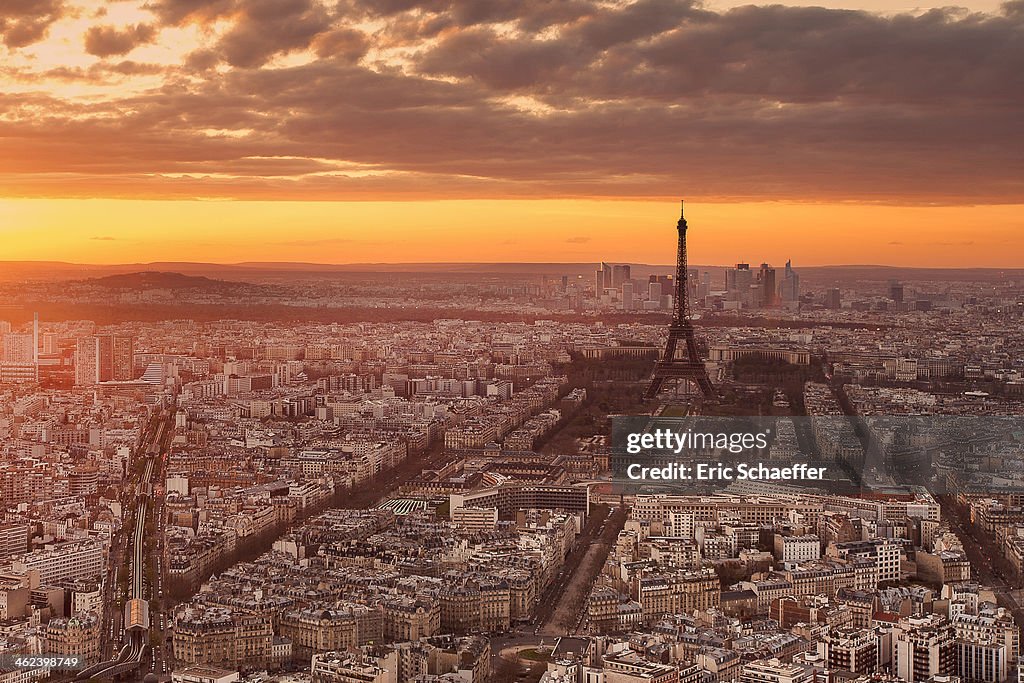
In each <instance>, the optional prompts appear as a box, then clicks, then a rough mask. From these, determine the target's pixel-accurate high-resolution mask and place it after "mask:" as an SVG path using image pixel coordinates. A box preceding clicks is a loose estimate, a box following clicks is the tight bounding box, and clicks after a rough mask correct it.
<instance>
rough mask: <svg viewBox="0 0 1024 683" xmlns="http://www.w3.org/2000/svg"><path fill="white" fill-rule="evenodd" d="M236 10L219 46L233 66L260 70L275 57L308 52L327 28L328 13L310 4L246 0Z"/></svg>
mask: <svg viewBox="0 0 1024 683" xmlns="http://www.w3.org/2000/svg"><path fill="white" fill-rule="evenodd" d="M239 9H240V13H239V17H238V20H237V22H236V23H235V25H234V27H233V28H232V29H231V30H230V31H228V33H227V34H226V35H225V36H224V37H223V38H222V39H221V42H220V49H221V50H222V51H223V53H224V58H225V60H226V61H227V62H228V63H229V64H231V65H232V66H241V67H254V66H261V65H263V64H264V63H266V62H267V60H269V59H270V58H271V57H273V56H274V55H275V54H278V53H281V52H290V51H292V50H299V49H304V48H307V47H309V45H310V43H312V42H313V39H314V38H315V37H316V36H317V35H318V34H320V33H322V32H323V31H325V30H327V28H328V27H329V26H330V17H329V15H328V13H327V11H326V10H325V9H324V7H323V6H322V5H320V4H319V3H317V2H313V1H312V0H247V1H246V2H241V3H239Z"/></svg>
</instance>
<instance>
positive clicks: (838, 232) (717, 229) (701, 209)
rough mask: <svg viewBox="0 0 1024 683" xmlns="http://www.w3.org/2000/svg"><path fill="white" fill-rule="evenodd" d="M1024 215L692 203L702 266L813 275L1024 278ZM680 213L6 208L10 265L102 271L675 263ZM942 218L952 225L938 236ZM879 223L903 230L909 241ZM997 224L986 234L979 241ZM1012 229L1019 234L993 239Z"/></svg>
mask: <svg viewBox="0 0 1024 683" xmlns="http://www.w3.org/2000/svg"><path fill="white" fill-rule="evenodd" d="M839 208H842V211H839V210H838V209H839ZM1022 209H1024V206H1016V205H999V206H985V207H892V206H844V207H836V206H835V205H821V204H792V203H788V204H783V203H733V204H708V203H698V202H687V219H688V221H689V224H690V244H689V246H690V258H691V260H692V261H693V262H694V263H698V262H699V263H702V264H704V265H730V264H735V263H737V262H756V263H760V262H761V261H768V262H771V263H776V264H781V263H784V262H785V261H786V260H787V259H792V260H793V262H794V263H795V264H799V265H802V266H815V265H883V266H885V265H891V266H904V267H979V268H981V267H989V268H1014V267H1024V259H1022V258H1021V254H1024V249H1021V248H1020V247H1021V246H1024V230H1020V229H1019V226H1020V224H1021V221H1022V220H1024V218H1021V217H1022V216H1024V211H1022ZM677 212H678V206H677V205H676V204H675V203H674V202H672V203H669V202H641V201H581V200H520V201H510V200H436V201H430V202H415V201H407V202H288V201H280V202H270V201H267V202H240V201H231V202H183V201H169V200H0V222H2V224H3V225H5V226H7V227H5V228H4V234H5V239H4V256H3V260H8V261H22V260H31V261H65V262H69V263H81V264H97V265H115V264H131V263H151V262H167V261H174V262H198V263H223V264H231V263H244V262H290V263H318V264H325V265H345V264H368V263H385V264H387V263H517V262H533V263H551V262H555V263H592V262H599V261H602V260H603V261H615V262H631V263H648V264H670V263H671V260H672V258H674V255H675V251H674V249H675V234H674V229H673V228H674V225H675V220H676V218H677V215H678V214H677ZM939 214H941V215H942V216H943V218H944V219H945V220H948V221H950V224H949V225H947V226H945V227H943V226H938V225H936V221H935V220H934V218H935V216H936V215H939ZM881 218H885V219H886V220H896V221H899V223H900V225H901V226H902V229H901V232H900V233H899V235H895V234H894V233H893V231H892V229H891V228H890V227H889V226H888V225H887V224H885V223H880V219H881ZM99 224H102V225H103V227H102V228H96V227H92V226H94V225H99ZM985 224H988V225H989V227H988V229H987V230H986V231H984V233H983V234H979V232H978V231H977V230H973V229H972V228H974V227H976V226H978V225H985ZM1000 224H1003V225H1006V226H1008V227H1006V228H1005V229H998V228H996V227H993V226H995V225H1000ZM12 225H20V226H21V227H20V229H19V228H12V227H11V226H12ZM83 225H84V226H87V227H83ZM210 225H216V226H218V227H217V228H216V229H214V230H211V229H210V228H209V226H210ZM141 226H145V228H144V229H142V230H140V227H141Z"/></svg>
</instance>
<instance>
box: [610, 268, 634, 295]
mask: <svg viewBox="0 0 1024 683" xmlns="http://www.w3.org/2000/svg"><path fill="white" fill-rule="evenodd" d="M629 273H630V268H629V266H627V265H618V266H612V287H614V288H615V289H618V288H619V287H621V286H622V283H624V282H625V281H626V280H628V279H629Z"/></svg>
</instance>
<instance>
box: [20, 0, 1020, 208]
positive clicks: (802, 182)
mask: <svg viewBox="0 0 1024 683" xmlns="http://www.w3.org/2000/svg"><path fill="white" fill-rule="evenodd" d="M1021 6H1022V5H1021V0H1017V1H1016V2H1014V3H1012V4H1010V5H1008V6H1007V7H1006V9H1005V11H1004V12H1003V13H1001V14H997V15H983V14H970V13H966V12H962V11H956V10H943V11H932V12H927V13H924V14H922V15H919V16H910V15H901V16H892V17H883V16H878V15H874V14H870V13H866V12H858V11H844V10H829V9H823V8H800V7H785V6H781V5H772V6H763V7H759V6H747V7H740V8H736V9H733V10H729V11H724V12H711V11H708V10H706V9H703V8H702V7H700V6H698V5H695V4H693V3H691V2H682V1H672V0H638V1H637V2H635V3H632V4H629V5H624V6H623V5H618V4H616V5H612V4H610V3H603V2H588V3H579V2H575V1H574V0H567V1H566V2H564V3H558V2H545V1H543V0H523V2H504V1H503V0H492V1H488V2H469V1H468V0H465V1H462V0H452V1H445V2H442V1H441V0H437V1H436V2H435V1H433V0H418V1H415V2H414V1H413V0H383V2H370V0H365V1H363V0H350V3H349V4H347V5H344V6H342V7H341V8H340V9H339V8H337V7H335V6H333V5H322V4H318V3H315V2H313V1H312V0H280V1H272V0H235V1H234V2H230V3H228V2H207V3H199V2H196V1H194V0H164V1H163V2H161V3H159V4H158V5H155V6H154V12H155V14H156V16H157V17H158V20H159V21H161V22H164V23H184V22H192V21H196V22H201V21H209V20H210V19H211V18H214V17H220V18H222V19H223V18H226V17H230V18H231V19H230V22H231V23H230V25H229V27H228V28H227V29H226V30H224V31H223V32H222V33H221V34H219V37H215V38H214V39H213V40H211V41H210V42H209V43H208V44H207V45H203V46H197V49H195V50H193V51H192V52H191V53H190V54H189V55H188V56H187V58H185V59H184V60H183V64H182V65H180V66H178V67H173V68H170V69H168V71H167V75H166V78H165V82H164V84H163V86H162V87H160V88H157V89H153V90H146V91H144V92H140V93H139V94H136V95H133V96H131V97H124V98H122V99H115V100H110V101H108V102H99V103H90V104H89V105H88V106H86V105H84V104H78V103H75V102H72V101H64V100H60V99H59V98H51V99H49V100H47V99H46V98H41V97H40V96H39V95H0V114H4V116H3V117H2V118H0V136H2V137H4V139H5V144H4V146H3V147H2V148H0V164H3V165H4V167H5V168H7V169H10V172H9V173H8V175H7V177H6V179H5V181H4V187H0V190H3V191H6V192H8V193H14V194H18V193H23V194H32V193H33V192H37V193H45V192H48V191H52V189H51V188H52V187H53V186H55V185H57V184H62V186H64V187H70V186H71V185H74V187H75V188H76V191H77V190H79V189H80V190H82V191H87V190H89V189H90V188H93V189H98V191H103V192H108V193H110V194H115V195H119V194H120V193H130V188H131V187H136V188H137V190H138V192H139V193H140V194H152V195H153V196H160V195H161V194H162V193H165V194H166V195H167V196H210V195H212V196H238V197H254V196H259V197H264V198H287V197H293V198H320V199H337V198H345V197H349V198H360V197H373V196H376V197H381V196H394V197H421V196H435V197H436V196H442V197H468V196H474V197H481V196H508V197H541V196H580V197H662V196H670V195H676V194H678V193H679V192H681V191H683V190H685V192H686V194H687V196H691V197H694V198H705V199H708V198H729V199H734V200H743V199H750V200H759V199H784V200H794V199H796V200H800V199H811V200H858V201H878V202H895V203H936V202H939V203H949V202H953V203H967V202H1019V201H1024V157H1022V155H1021V154H1020V153H1019V150H1020V149H1021V148H1024V131H1022V127H1021V125H1020V117H1021V105H1022V98H1024V11H1022V10H1021ZM367 19H372V20H373V22H376V23H373V22H371V23H370V24H367V23H366V22H365V20H367ZM357 25H358V26H357ZM368 25H373V26H374V28H372V29H370V28H367V26H368ZM527 25H531V26H539V27H541V28H542V29H544V30H543V32H542V33H540V34H537V33H535V32H533V31H529V30H525V29H523V27H524V26H527ZM425 36H429V39H428V40H424V37H425ZM261 39H262V40H261ZM388 46H402V49H403V50H405V52H404V54H403V56H402V62H401V63H382V62H381V59H382V58H381V57H380V55H379V48H381V47H388ZM303 49H309V50H310V53H309V54H310V58H309V59H308V60H307V62H306V63H303V64H301V65H300V66H290V67H280V68H271V67H269V66H266V63H267V61H268V60H270V59H272V58H273V57H274V56H275V55H279V54H286V53H288V52H291V51H295V50H303ZM223 62H227V64H229V65H232V66H233V67H234V68H227V69H221V70H220V71H213V67H216V66H217V65H218V64H221V63H223ZM122 64H125V67H124V70H125V71H129V70H131V69H132V68H140V69H141V68H145V67H144V65H142V66H139V67H134V66H130V65H128V63H126V62H122ZM105 69H106V71H105V72H104V74H103V77H112V75H111V74H112V72H116V71H117V69H116V67H110V66H108V67H105ZM85 75H86V76H88V75H89V74H88V73H86V74H85ZM69 77H71V76H70V75H69ZM95 149H102V150H103V151H104V153H103V154H102V155H97V154H95V153H93V152H92V150H95ZM352 168H357V169H360V171H361V172H360V173H355V172H352V171H347V169H352Z"/></svg>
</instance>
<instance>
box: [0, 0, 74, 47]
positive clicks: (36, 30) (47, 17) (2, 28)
mask: <svg viewBox="0 0 1024 683" xmlns="http://www.w3.org/2000/svg"><path fill="white" fill-rule="evenodd" d="M64 11H65V7H64V3H63V2H62V1H61V0H3V2H0V38H2V39H3V43H4V45H6V46H7V47H8V48H18V47H25V46H26V45H31V44H32V43H34V42H36V41H38V40H41V39H42V38H43V37H44V36H45V35H46V31H47V29H49V28H50V25H51V24H52V23H53V22H55V21H57V20H58V19H60V17H61V16H62V15H63V13H64Z"/></svg>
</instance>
